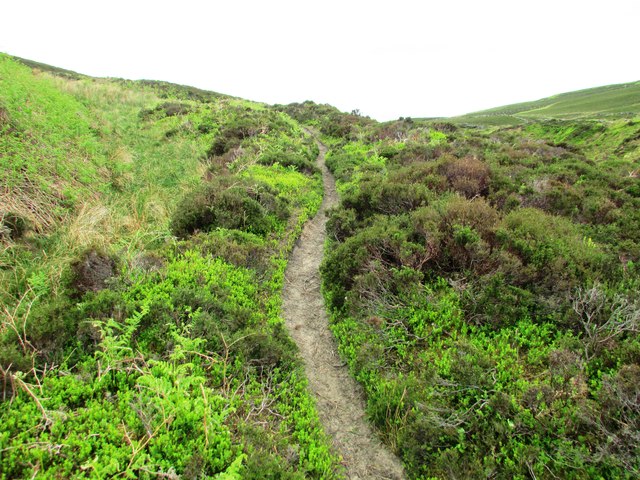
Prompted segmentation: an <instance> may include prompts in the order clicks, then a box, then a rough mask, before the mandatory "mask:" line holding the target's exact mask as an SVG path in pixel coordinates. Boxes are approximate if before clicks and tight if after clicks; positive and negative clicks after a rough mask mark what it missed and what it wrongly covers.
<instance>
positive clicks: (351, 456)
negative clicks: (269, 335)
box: [283, 142, 405, 480]
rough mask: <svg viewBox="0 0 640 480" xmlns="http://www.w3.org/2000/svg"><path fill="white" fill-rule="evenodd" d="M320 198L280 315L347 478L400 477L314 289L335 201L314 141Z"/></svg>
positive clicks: (291, 268)
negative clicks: (329, 213) (370, 419)
mask: <svg viewBox="0 0 640 480" xmlns="http://www.w3.org/2000/svg"><path fill="white" fill-rule="evenodd" d="M318 146H319V148H320V154H319V155H318V160H317V163H318V167H319V168H320V169H321V170H322V180H323V184H324V200H323V202H322V206H321V207H320V210H319V211H318V213H317V214H316V216H315V217H314V218H313V219H312V220H310V221H309V222H307V224H306V225H305V227H304V229H303V231H302V234H301V236H300V239H299V240H298V242H297V245H296V247H295V248H294V250H293V253H292V255H291V258H290V260H289V265H288V267H287V270H286V273H285V286H284V290H283V314H284V318H285V323H286V326H287V329H288V330H289V333H290V335H291V337H292V338H293V339H294V341H295V342H296V344H297V345H298V348H299V349H300V354H301V356H302V359H303V361H304V365H305V371H306V375H307V378H308V379H309V387H310V390H311V392H312V394H313V395H314V397H315V398H316V402H317V406H318V413H319V415H320V421H321V423H322V425H323V427H324V430H325V432H326V433H327V434H328V435H329V436H330V437H331V438H332V439H333V445H334V447H335V449H336V450H337V451H338V453H339V454H341V455H342V457H343V463H344V466H345V468H346V473H347V478H349V479H394V480H395V479H404V478H405V474H404V471H403V469H402V465H401V463H400V461H399V459H398V458H397V457H396V456H395V455H394V454H392V453H391V452H390V451H389V450H388V449H387V447H386V446H385V445H383V444H382V443H381V442H380V440H379V439H378V438H377V436H376V434H375V433H374V431H373V429H372V427H371V426H370V425H369V424H368V421H367V418H366V416H365V403H364V397H363V392H362V388H361V387H360V386H359V385H358V384H357V383H356V381H355V380H354V379H353V378H352V377H351V375H350V374H349V371H348V369H347V367H346V366H345V365H344V364H343V363H342V361H341V359H340V357H339V355H338V351H337V345H336V341H335V338H334V337H333V334H332V333H331V331H330V330H329V320H328V316H327V314H326V310H325V305H324V300H323V298H322V294H321V292H320V272H319V267H320V262H321V260H322V255H323V250H324V241H325V235H326V234H325V225H326V222H327V219H326V216H325V212H326V210H327V209H328V208H330V207H332V206H334V205H336V204H337V202H338V195H337V192H336V187H335V181H334V179H333V176H332V175H331V173H329V171H328V170H327V167H326V166H325V163H324V156H325V153H326V151H327V149H326V147H325V146H324V145H322V144H321V143H320V142H318Z"/></svg>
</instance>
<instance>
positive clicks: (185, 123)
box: [0, 54, 640, 480]
mask: <svg viewBox="0 0 640 480" xmlns="http://www.w3.org/2000/svg"><path fill="white" fill-rule="evenodd" d="M625 92H626V93H625ZM634 92H637V89H636V84H628V85H627V87H624V88H623V86H612V87H603V88H598V89H592V90H589V91H583V92H574V93H570V94H563V95H561V96H557V97H554V98H555V100H554V101H551V100H553V99H551V100H549V99H545V100H544V101H542V100H541V101H539V102H531V103H529V104H522V105H518V106H513V107H510V109H507V108H506V107H505V108H499V109H493V110H491V111H489V112H493V113H491V114H490V116H487V114H486V112H480V113H481V115H477V116H476V117H474V118H477V119H487V118H493V119H498V121H496V122H493V123H491V122H488V123H483V124H478V122H475V123H474V121H471V120H470V118H471V117H469V118H467V119H462V117H461V118H458V119H451V121H449V120H433V121H426V120H420V121H418V120H415V121H414V120H411V119H409V118H406V119H401V120H398V121H395V122H387V123H384V124H381V123H378V122H375V121H373V120H371V119H369V118H364V117H361V116H359V115H356V114H345V113H342V112H340V111H339V110H337V109H335V108H334V107H331V106H330V105H318V104H316V103H314V102H310V101H307V102H303V103H297V104H290V105H274V106H270V105H266V104H262V103H257V102H250V101H247V100H243V99H239V98H233V97H230V96H226V95H224V94H219V93H215V92H206V91H203V90H198V89H194V88H192V87H188V86H181V85H174V84H169V83H166V82H159V81H137V82H134V81H128V80H122V79H96V78H91V77H87V76H84V75H80V74H76V73H74V72H69V71H67V70H64V69H59V68H56V67H50V66H46V65H42V64H39V63H36V62H30V61H24V60H23V61H17V60H15V59H13V58H11V57H9V56H7V55H2V54H0V185H2V189H1V190H0V393H1V397H0V479H2V480H4V479H10V478H11V479H13V478H87V477H91V478H106V477H113V476H122V477H126V478H158V477H159V478H217V479H227V480H229V479H241V478H242V479H245V478H246V479H302V478H317V479H331V478H336V479H337V478H348V476H351V477H354V476H356V475H357V476H358V477H360V478H380V477H381V476H382V477H385V478H387V477H389V478H403V477H404V476H406V477H407V478H411V479H432V478H438V479H440V478H451V479H467V478H468V479H475V478H498V479H511V478H538V479H547V478H548V479H551V478H575V479H579V478H629V479H631V478H637V477H638V476H640V437H639V434H638V432H640V401H639V399H640V336H639V333H640V303H639V302H638V292H640V270H639V268H638V262H640V116H639V115H638V113H637V111H636V113H635V114H631V113H627V112H629V111H631V112H633V111H634V110H633V109H635V108H637V100H635V99H636V94H637V93H634ZM558 99H560V100H558ZM541 109H542V110H541ZM541 111H546V112H547V113H548V112H552V113H553V116H551V115H549V116H542V114H540V113H539V112H541ZM536 112H538V113H536ZM494 113H495V116H494ZM474 115H475V114H474ZM545 115H546V114H545ZM499 119H506V120H505V122H504V123H502V121H501V120H499ZM507 120H508V121H507ZM498 124H499V125H498ZM325 161H326V167H328V169H329V170H330V171H331V172H332V174H333V177H334V178H335V187H334V182H333V179H332V178H331V175H330V174H329V173H328V172H327V170H326V168H324V162H325ZM336 202H337V203H336ZM318 212H320V213H321V215H320V216H316V214H317V213H318ZM325 214H326V217H325V216H324V215H325ZM312 218H313V220H312ZM323 245H324V255H323V258H322V259H320V258H319V257H320V256H321V250H322V248H323ZM294 247H295V248H294ZM292 252H294V253H293V254H292ZM318 264H319V266H318ZM321 295H323V296H324V304H325V307H326V315H324V312H323V311H322V298H321ZM329 329H330V331H331V333H332V334H333V335H331V333H330V332H329ZM336 351H338V352H339V355H340V357H339V358H338V357H337V356H336ZM349 375H350V376H351V378H349ZM307 377H308V378H307ZM354 380H355V382H357V384H356V383H355V382H354ZM356 387H357V388H356ZM337 410H339V412H338V411H337ZM334 412H335V413H334ZM365 418H366V420H367V422H368V425H367V424H366V423H364V422H363V421H362V420H363V419H365ZM356 429H357V431H356ZM363 432H364V433H363ZM380 442H382V443H383V444H384V446H383V445H381V444H380ZM359 448H365V449H367V455H363V454H359V453H358V452H359V451H360V450H358V449H359ZM377 452H383V453H377ZM394 454H395V455H394ZM383 457H384V460H378V461H376V460H375V459H382V458H383ZM398 459H399V460H400V461H401V462H402V464H403V467H400V466H398V465H396V463H398ZM403 469H404V473H403V472H402V470H403Z"/></svg>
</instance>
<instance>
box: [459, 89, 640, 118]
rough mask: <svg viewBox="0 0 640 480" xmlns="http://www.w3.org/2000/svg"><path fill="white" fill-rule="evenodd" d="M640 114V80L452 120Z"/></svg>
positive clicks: (517, 104)
mask: <svg viewBox="0 0 640 480" xmlns="http://www.w3.org/2000/svg"><path fill="white" fill-rule="evenodd" d="M638 114H640V82H631V83H623V84H619V85H607V86H604V87H596V88H589V89H586V90H579V91H575V92H568V93H562V94H559V95H554V96H552V97H548V98H543V99H540V100H536V101H532V102H524V103H516V104H513V105H507V106H504V107H497V108H492V109H489V110H482V111H480V112H473V113H468V114H466V115H461V116H459V117H453V118H451V119H450V120H451V121H453V122H455V123H466V124H477V125H496V126H502V125H521V124H527V123H531V122H534V121H537V120H546V119H568V120H572V119H589V118H598V119H607V118H611V119H616V118H621V117H623V118H628V117H633V116H637V115H638Z"/></svg>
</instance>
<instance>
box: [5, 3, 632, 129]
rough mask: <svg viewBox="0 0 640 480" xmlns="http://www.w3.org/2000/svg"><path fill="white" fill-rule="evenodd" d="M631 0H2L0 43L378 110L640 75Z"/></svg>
mask: <svg viewBox="0 0 640 480" xmlns="http://www.w3.org/2000/svg"><path fill="white" fill-rule="evenodd" d="M639 28H640V0H607V1H591V0H586V1H585V0H583V1H574V0H536V1H523V0H520V1H518V0H509V1H506V0H505V1H502V0H469V1H463V0H438V1H430V0H423V1H418V0H388V1H385V2H379V1H375V0H370V1H359V0H356V1H352V0H342V1H334V0H322V1H317V0H308V1H305V0H297V1H288V0H287V1H280V0H273V1H267V0H262V1H246V0H228V1H224V2H220V1H215V0H209V1H193V0H180V1H173V2H164V1H159V0H156V1H146V0H144V1H139V0H128V1H121V0H109V1H97V0H96V1H90V0H84V1H68V0H58V1H51V0H45V1H33V0H0V51H1V52H5V53H9V54H12V55H17V56H20V57H25V58H29V59H32V60H37V61H40V62H44V63H48V64H51V65H55V66H59V67H63V68H67V69H70V70H75V71H78V72H81V73H86V74H89V75H94V76H110V77H124V78H131V79H140V78H146V79H156V80H167V81H171V82H176V83H182V84H188V85H193V86H197V87H200V88H204V89H209V90H214V91H218V92H221V93H226V94H230V95H235V96H240V97H244V98H248V99H251V100H258V101H263V102H268V103H289V102H294V101H303V100H307V99H309V100H314V101H316V102H319V103H330V104H332V105H335V106H337V107H338V108H340V109H342V110H345V111H351V110H353V109H360V110H361V111H362V113H363V114H365V115H370V116H371V117H373V118H376V119H378V120H390V119H395V118H398V117H400V116H412V117H431V116H452V115H458V114H463V113H467V112H471V111H475V110H480V109H484V108H490V107H495V106H500V105H504V104H508V103H514V102H519V101H526V100H535V99H537V98H541V97H545V96H549V95H553V94H556V93H561V92H564V91H570V90H576V89H581V88H588V87H593V86H600V85H606V84H611V83H622V82H630V81H636V80H640V62H639V61H638V60H639V58H640V36H639V35H638V34H639Z"/></svg>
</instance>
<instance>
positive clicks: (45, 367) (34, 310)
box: [0, 56, 339, 478]
mask: <svg viewBox="0 0 640 480" xmlns="http://www.w3.org/2000/svg"><path fill="white" fill-rule="evenodd" d="M35 66H36V67H38V69H37V70H34V72H36V73H32V71H31V69H29V68H27V67H25V66H22V65H20V64H18V63H16V62H14V61H12V60H11V59H10V58H8V57H7V56H2V57H0V69H1V72H2V75H0V82H2V88H0V108H1V109H2V110H1V113H2V117H1V118H2V125H1V126H0V162H2V167H3V168H2V169H1V172H2V173H1V174H2V175H3V178H2V183H3V186H5V187H4V189H3V191H2V195H3V196H2V202H1V203H0V215H2V224H1V227H2V230H1V231H0V246H1V249H0V267H1V268H0V277H1V278H0V284H1V285H2V288H1V290H0V303H1V304H2V311H1V313H0V318H1V324H0V344H1V345H0V367H1V370H0V375H1V376H2V380H1V381H0V388H1V390H2V398H3V399H5V401H2V402H0V417H1V420H0V424H1V425H2V427H0V452H2V453H0V472H1V473H0V477H1V478H22V477H31V476H33V475H35V474H38V475H39V476H41V477H43V478H50V477H51V478H53V477H61V476H62V477H65V478H69V477H84V476H96V477H101V478H102V477H104V476H110V475H114V474H120V475H124V476H129V477H137V478H141V477H148V478H150V477H155V476H157V475H174V474H176V473H177V474H181V475H183V476H185V477H186V478H201V476H205V477H214V476H216V475H222V476H221V477H219V478H255V477H257V476H261V477H262V478H306V477H316V478H318V477H323V478H333V477H335V476H336V475H337V473H336V472H338V471H339V468H338V465H337V459H336V458H335V457H333V456H332V454H331V452H330V449H329V446H328V443H327V440H326V439H325V437H324V436H323V434H322V432H321V430H320V429H319V426H318V421H317V416H316V413H315V409H314V406H313V402H312V401H311V399H310V397H309V396H308V393H307V392H306V389H305V381H304V378H303V375H302V368H301V366H300V365H299V363H298V361H297V360H296V357H295V355H294V354H293V353H292V351H293V346H292V344H291V342H290V341H289V339H288V337H287V336H286V335H285V334H284V333H283V330H282V321H281V319H280V317H279V312H280V296H279V295H280V294H279V292H280V289H281V286H282V281H283V273H284V268H285V266H286V258H287V254H288V252H289V250H290V248H291V247H292V245H293V242H294V241H295V238H296V236H297V235H298V233H299V231H300V227H301V224H302V223H303V222H304V220H305V219H306V218H308V217H309V215H311V214H312V213H313V212H314V211H315V210H316V209H317V208H318V206H319V202H320V198H321V181H320V179H319V177H318V176H317V175H316V174H314V173H313V168H309V170H308V173H307V174H303V173H300V172H299V171H296V170H295V169H294V168H289V167H286V166H285V165H287V164H291V162H294V163H296V162H297V164H298V165H300V166H301V167H303V168H307V166H309V165H311V162H312V160H313V159H314V156H315V154H316V151H315V147H314V144H313V142H312V141H311V140H310V139H308V138H306V137H305V135H304V133H303V132H302V130H301V129H300V128H299V126H298V125H297V123H296V122H295V121H293V120H291V119H290V118H288V117H287V116H286V115H283V114H280V113H276V112H272V111H270V110H268V109H266V108H265V107H264V106H262V105H260V104H254V103H251V102H245V101H242V100H238V99H231V98H229V97H225V96H221V95H217V94H210V95H209V94H208V93H207V92H204V93H203V92H200V91H195V90H194V89H190V88H185V87H181V86H175V85H169V84H165V83H156V82H151V83H149V82H144V83H136V82H122V81H111V80H105V79H92V78H88V77H82V76H81V77H76V76H74V77H73V78H70V77H69V76H68V75H67V73H66V72H62V73H64V75H62V76H59V75H58V76H51V75H50V74H49V73H42V68H41V67H42V66H41V65H35ZM49 70H50V69H49ZM53 73H56V74H59V73H60V72H59V71H54V72H53ZM174 108H176V109H177V110H174ZM216 142H218V143H217V144H218V148H219V150H220V151H219V152H218V154H214V153H208V152H209V151H210V149H211V148H212V145H215V144H216ZM221 142H223V143H224V144H223V145H222V147H220V145H221ZM277 162H280V163H281V164H280V165H279V164H277ZM216 182H222V183H216ZM221 192H222V194H223V196H222V197H219V195H221ZM202 195H213V196H212V197H209V200H208V202H211V203H205V204H202V203H198V202H200V199H201V198H202ZM36 207H37V208H36ZM210 207H211V208H214V207H215V212H216V215H217V216H216V217H214V218H211V213H210V212H211V211H212V210H211V209H210ZM233 209H235V210H233ZM187 213H188V214H187ZM198 216H200V217H198ZM194 218H199V219H200V220H199V221H201V222H200V223H198V226H197V227H193V226H192V225H191V224H189V223H188V222H187V223H185V222H184V220H185V219H187V220H193V219H194ZM243 218H244V219H245V221H242V219H243ZM16 219H19V220H20V222H18V223H20V225H22V227H20V228H18V227H17V226H16V225H17V224H16ZM238 219H240V221H238ZM247 219H248V220H247ZM254 220H255V222H259V223H256V224H253V223H252V221H254ZM176 222H178V223H179V222H182V223H181V225H182V228H183V230H181V231H180V234H181V237H183V239H182V240H177V239H176V238H175V237H174V234H175V233H176V230H175V229H176V228H177V227H175V225H176ZM216 227H223V228H216ZM224 227H226V228H224ZM196 228H197V229H199V230H202V232H200V233H198V232H197V231H195V229H196ZM184 229H186V230H184ZM96 282H97V283H96ZM257 472H260V473H257ZM225 475H226V476H225ZM216 478H218V477H216Z"/></svg>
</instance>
